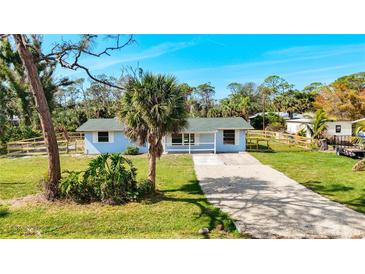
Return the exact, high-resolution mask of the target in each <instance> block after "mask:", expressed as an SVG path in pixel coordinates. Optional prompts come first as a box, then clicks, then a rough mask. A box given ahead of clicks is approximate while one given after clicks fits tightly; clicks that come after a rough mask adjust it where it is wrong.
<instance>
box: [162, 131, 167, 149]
mask: <svg viewBox="0 0 365 274" xmlns="http://www.w3.org/2000/svg"><path fill="white" fill-rule="evenodd" d="M163 140H164V142H163V153H165V154H166V153H167V151H166V147H167V145H166V142H167V138H166V135H165V136H164V137H163Z"/></svg>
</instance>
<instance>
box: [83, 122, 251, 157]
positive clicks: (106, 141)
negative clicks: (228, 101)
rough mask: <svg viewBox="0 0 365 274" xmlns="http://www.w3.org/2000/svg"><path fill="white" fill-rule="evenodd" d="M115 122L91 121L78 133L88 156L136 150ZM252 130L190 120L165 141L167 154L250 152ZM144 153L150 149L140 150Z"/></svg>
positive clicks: (232, 124)
mask: <svg viewBox="0 0 365 274" xmlns="http://www.w3.org/2000/svg"><path fill="white" fill-rule="evenodd" d="M123 129H124V126H123V124H122V123H121V122H120V121H119V120H118V119H116V118H114V119H90V120H88V121H87V122H86V123H84V124H83V125H81V126H80V127H79V128H78V129H77V130H76V131H79V132H84V133H85V137H84V138H85V153H86V154H100V153H120V152H123V151H124V150H125V149H126V148H127V147H128V146H136V144H134V143H133V142H131V141H130V140H129V139H128V138H127V137H126V136H125V135H124V134H123ZM248 129H252V127H251V126H250V125H249V124H248V123H247V122H246V121H245V120H244V119H242V118H238V117H237V118H190V119H188V123H187V126H186V128H185V129H184V130H183V131H181V132H178V133H175V134H168V135H167V136H165V137H164V138H163V146H164V152H165V153H176V152H180V153H181V152H182V153H193V152H213V153H217V152H241V151H245V150H246V131H247V130H248ZM138 147H139V151H140V152H141V153H145V152H147V151H148V147H147V145H145V146H138Z"/></svg>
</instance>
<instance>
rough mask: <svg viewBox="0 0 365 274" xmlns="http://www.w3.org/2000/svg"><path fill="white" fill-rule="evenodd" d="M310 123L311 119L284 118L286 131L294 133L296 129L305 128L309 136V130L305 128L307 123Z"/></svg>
mask: <svg viewBox="0 0 365 274" xmlns="http://www.w3.org/2000/svg"><path fill="white" fill-rule="evenodd" d="M311 124H312V119H292V120H286V132H288V133H290V134H296V133H298V131H300V130H302V129H305V130H306V133H307V134H306V135H307V137H310V132H309V131H308V130H307V129H308V125H311Z"/></svg>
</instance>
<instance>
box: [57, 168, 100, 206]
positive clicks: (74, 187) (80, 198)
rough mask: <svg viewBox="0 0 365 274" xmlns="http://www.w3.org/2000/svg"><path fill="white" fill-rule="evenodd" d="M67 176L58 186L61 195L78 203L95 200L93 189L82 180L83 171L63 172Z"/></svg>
mask: <svg viewBox="0 0 365 274" xmlns="http://www.w3.org/2000/svg"><path fill="white" fill-rule="evenodd" d="M64 173H66V174H67V176H66V177H65V178H62V179H61V181H60V184H59V187H60V191H61V194H62V196H63V197H64V198H69V199H72V200H74V201H75V202H78V203H88V202H91V201H92V200H93V199H95V200H97V199H96V196H95V193H94V191H93V187H92V186H91V185H90V184H88V183H87V180H85V179H84V172H83V171H65V172H64Z"/></svg>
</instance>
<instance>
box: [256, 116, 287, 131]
mask: <svg viewBox="0 0 365 274" xmlns="http://www.w3.org/2000/svg"><path fill="white" fill-rule="evenodd" d="M250 123H251V125H252V126H253V127H254V128H255V129H260V130H261V129H262V126H263V115H262V114H261V115H257V116H256V117H255V118H252V119H251V120H250ZM270 125H272V126H273V127H275V128H276V129H280V130H282V129H285V120H284V118H282V117H280V116H279V115H277V114H275V113H273V112H269V113H266V114H265V129H269V128H270Z"/></svg>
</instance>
